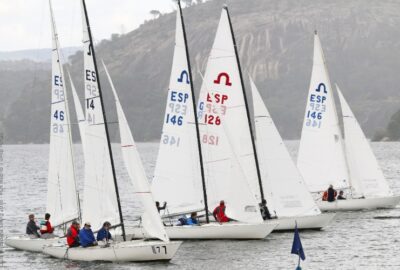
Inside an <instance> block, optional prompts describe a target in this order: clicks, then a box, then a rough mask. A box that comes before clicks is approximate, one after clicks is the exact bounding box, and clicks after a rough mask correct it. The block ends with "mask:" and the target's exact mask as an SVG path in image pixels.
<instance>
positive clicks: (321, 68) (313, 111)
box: [297, 33, 400, 211]
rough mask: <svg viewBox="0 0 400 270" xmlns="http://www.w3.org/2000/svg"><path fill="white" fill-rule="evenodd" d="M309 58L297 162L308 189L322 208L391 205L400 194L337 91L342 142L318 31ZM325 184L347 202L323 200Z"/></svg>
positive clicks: (368, 207) (382, 206)
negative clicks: (390, 184)
mask: <svg viewBox="0 0 400 270" xmlns="http://www.w3.org/2000/svg"><path fill="white" fill-rule="evenodd" d="M313 61H314V62H313V70H312V75H311V83H310V89H309V94H308V100H307V107H306V112H305V117H304V124H303V130H302V134H301V141H300V148H299V155H298V160H297V166H298V168H299V170H300V172H301V173H302V175H303V177H304V180H305V181H306V183H307V185H308V187H309V189H310V191H311V192H313V193H315V196H318V197H319V198H317V201H318V206H319V207H320V209H321V210H322V211H327V210H338V211H340V210H362V209H376V208H391V207H394V206H395V205H396V204H398V203H399V201H400V197H399V196H393V195H392V194H391V192H390V189H389V188H388V186H387V183H386V181H385V179H384V177H383V174H382V172H381V170H380V169H379V166H378V164H377V162H376V159H375V157H374V155H373V153H372V150H371V149H370V146H369V144H368V142H367V140H366V138H365V136H364V134H363V133H362V130H361V128H360V126H359V124H358V123H357V122H356V120H355V118H354V115H353V113H352V112H351V110H350V108H349V106H348V105H347V103H346V102H345V100H344V98H343V96H342V95H340V93H339V96H341V98H340V99H341V104H342V111H343V116H344V118H343V121H344V134H345V139H346V142H345V141H344V140H343V137H342V132H341V129H340V125H339V119H338V114H337V111H336V107H335V100H334V95H333V88H332V86H331V83H330V80H329V76H328V71H327V68H326V63H325V59H324V55H323V52H322V47H321V43H320V40H319V37H318V35H317V33H315V37H314V60H313ZM360 151H362V152H360ZM361 168H362V170H361V171H362V172H361V171H360V169H361ZM329 185H333V186H334V188H335V189H338V190H343V191H345V192H346V193H347V194H346V195H347V200H337V201H335V202H326V201H322V200H321V199H322V193H323V192H324V191H325V190H327V188H328V186H329Z"/></svg>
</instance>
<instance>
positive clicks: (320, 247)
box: [0, 142, 400, 270]
mask: <svg viewBox="0 0 400 270" xmlns="http://www.w3.org/2000/svg"><path fill="white" fill-rule="evenodd" d="M287 144H288V147H289V148H290V150H291V151H292V153H293V154H295V152H296V151H297V147H298V143H297V142H287ZM139 147H140V148H139V150H140V152H141V155H142V159H143V162H144V164H145V167H146V170H147V174H148V176H152V171H153V170H154V164H155V159H156V155H157V144H154V143H144V144H140V145H139ZM373 148H374V151H375V153H376V156H377V158H378V160H379V162H380V164H381V166H382V168H383V170H384V173H385V175H386V177H387V179H388V181H389V183H390V185H391V187H393V189H394V191H395V192H396V193H397V194H400V180H399V178H400V177H399V176H400V166H399V162H400V143H374V144H373ZM3 149H4V151H5V154H4V158H5V168H4V169H5V175H4V192H3V196H2V199H3V201H4V207H5V215H4V217H3V228H0V229H1V231H2V232H4V235H9V234H18V233H23V232H24V230H25V223H26V219H27V217H26V216H27V214H28V213H35V214H36V215H37V216H41V215H43V213H44V211H45V201H46V178H47V163H48V158H47V156H48V146H47V145H24V146H3ZM75 152H76V154H77V155H78V162H77V174H78V180H79V181H80V182H81V181H82V162H79V160H81V159H82V156H81V151H80V145H76V151H75ZM114 153H115V158H116V164H117V173H118V176H119V183H120V186H121V188H120V189H121V193H122V194H121V197H122V207H123V210H124V215H125V217H126V219H127V222H128V223H129V220H130V221H132V220H133V219H134V218H135V216H137V215H138V213H137V211H135V210H137V207H136V206H135V205H138V204H137V202H135V200H134V199H132V196H131V194H132V188H131V187H130V183H129V180H128V179H127V175H126V172H125V170H124V169H123V166H122V161H121V155H120V152H119V151H118V147H117V146H115V147H114ZM79 186H80V188H81V187H82V185H81V183H80V184H79ZM135 212H136V213H135ZM378 215H393V216H400V209H399V208H397V209H394V210H380V211H373V212H349V213H340V214H338V215H337V217H336V220H334V222H333V223H332V224H331V225H330V226H329V227H327V228H326V229H325V230H323V231H308V232H301V238H302V242H303V247H304V249H305V253H306V256H307V259H306V261H305V262H304V263H303V264H302V265H303V269H378V268H379V269H400V233H399V232H400V219H392V220H377V219H373V217H374V216H378ZM292 241H293V234H292V233H274V234H272V235H270V236H268V237H267V239H265V240H262V241H191V242H185V243H183V245H182V246H181V248H180V250H179V251H178V252H177V254H176V256H175V257H174V259H173V260H172V261H171V262H169V263H140V264H137V263H118V264H117V263H115V264H113V263H77V262H71V261H63V260H58V259H52V258H49V257H47V256H45V255H42V254H32V253H28V252H22V251H14V250H12V249H7V248H6V249H4V251H3V252H2V253H0V256H1V257H0V262H1V263H2V265H1V264H0V265H1V267H3V269H28V268H30V269H41V270H45V269H164V268H168V269H295V265H296V262H297V257H296V256H294V255H291V254H290V249H291V244H292ZM1 267H0V268H1Z"/></svg>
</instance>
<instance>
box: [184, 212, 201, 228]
mask: <svg viewBox="0 0 400 270" xmlns="http://www.w3.org/2000/svg"><path fill="white" fill-rule="evenodd" d="M186 225H199V221H198V220H197V212H193V213H191V214H190V218H188V219H187V220H186Z"/></svg>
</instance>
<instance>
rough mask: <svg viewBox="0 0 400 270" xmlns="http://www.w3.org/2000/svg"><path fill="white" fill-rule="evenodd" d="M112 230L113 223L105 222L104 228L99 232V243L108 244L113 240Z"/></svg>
mask: <svg viewBox="0 0 400 270" xmlns="http://www.w3.org/2000/svg"><path fill="white" fill-rule="evenodd" d="M110 228H111V223H110V222H108V221H106V222H104V224H103V227H102V228H101V229H100V230H99V231H98V232H97V241H105V242H108V241H109V240H112V236H111V233H110Z"/></svg>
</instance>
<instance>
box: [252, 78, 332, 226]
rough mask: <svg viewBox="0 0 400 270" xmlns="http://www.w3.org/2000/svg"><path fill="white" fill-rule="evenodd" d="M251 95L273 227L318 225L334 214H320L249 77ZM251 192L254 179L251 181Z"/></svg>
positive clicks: (261, 166)
mask: <svg viewBox="0 0 400 270" xmlns="http://www.w3.org/2000/svg"><path fill="white" fill-rule="evenodd" d="M250 84H251V89H252V96H253V106H254V121H255V130H256V138H257V140H256V143H257V152H258V153H259V158H260V170H261V178H262V181H263V188H264V189H265V191H266V192H265V197H266V200H267V202H268V209H269V211H270V212H272V213H275V214H276V216H277V217H278V221H279V225H278V227H276V228H275V231H279V230H294V228H295V225H296V223H297V228H298V229H321V228H323V227H325V226H327V225H328V224H329V222H330V221H331V220H332V219H333V218H334V216H335V214H322V213H321V211H320V209H319V208H318V206H317V205H316V203H315V201H314V199H313V197H312V196H311V193H310V192H309V191H308V189H307V186H306V184H305V182H304V180H303V177H302V176H301V174H300V172H299V170H298V169H297V167H296V164H295V163H294V161H293V160H292V158H291V156H290V154H289V152H288V150H287V148H286V147H285V144H284V142H283V140H282V137H281V136H280V134H279V132H278V129H277V128H276V126H275V124H274V121H273V120H272V118H271V115H270V114H269V112H268V109H267V107H266V106H265V104H264V102H263V100H262V98H261V96H260V94H259V92H258V90H257V87H256V85H255V84H254V82H253V80H252V79H251V78H250ZM254 186H255V187H254V188H255V190H254V192H255V193H257V192H259V191H258V183H254Z"/></svg>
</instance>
